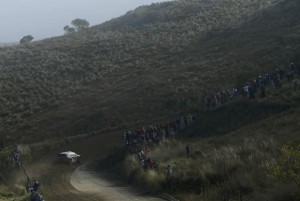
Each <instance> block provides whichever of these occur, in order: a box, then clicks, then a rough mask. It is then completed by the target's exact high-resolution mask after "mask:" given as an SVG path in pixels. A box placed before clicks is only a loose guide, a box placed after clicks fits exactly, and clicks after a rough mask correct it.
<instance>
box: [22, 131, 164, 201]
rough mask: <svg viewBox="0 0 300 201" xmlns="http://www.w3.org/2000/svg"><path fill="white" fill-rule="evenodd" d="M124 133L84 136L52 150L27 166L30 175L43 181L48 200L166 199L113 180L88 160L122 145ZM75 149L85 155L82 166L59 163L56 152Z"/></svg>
mask: <svg viewBox="0 0 300 201" xmlns="http://www.w3.org/2000/svg"><path fill="white" fill-rule="evenodd" d="M120 144H121V135H117V134H109V135H102V136H96V137H92V138H90V139H85V140H80V142H77V143H75V144H72V145H66V146H64V147H61V148H59V149H57V150H54V151H51V152H50V153H48V154H47V155H45V156H43V157H42V158H41V159H39V160H38V161H36V162H35V163H33V164H32V165H30V166H28V167H26V170H27V173H28V175H30V177H32V178H37V179H38V180H39V182H40V183H41V194H42V195H43V196H44V198H45V199H46V200H47V201H74V200H76V201H90V200H91V201H135V200H136V201H161V200H163V199H161V198H159V197H156V196H155V195H150V194H148V193H147V192H140V191H137V190H136V189H134V188H132V187H130V186H129V185H128V184H125V183H122V182H115V181H111V180H110V179H108V178H107V176H105V175H104V174H101V172H98V171H95V170H94V169H95V168H90V166H89V165H88V164H90V162H93V161H95V160H97V159H99V158H100V157H102V156H105V155H106V154H108V153H110V152H111V151H112V150H113V148H114V147H117V146H120ZM68 150H71V151H74V152H76V153H78V154H80V155H81V157H82V159H83V163H82V164H81V165H80V166H78V167H75V166H72V165H64V164H56V163H55V158H56V154H57V153H59V152H61V151H68Z"/></svg>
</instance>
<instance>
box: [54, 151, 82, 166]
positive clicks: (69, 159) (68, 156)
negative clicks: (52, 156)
mask: <svg viewBox="0 0 300 201" xmlns="http://www.w3.org/2000/svg"><path fill="white" fill-rule="evenodd" d="M57 160H58V162H64V163H70V164H71V163H80V155H78V154H76V153H75V152H72V151H65V152H61V153H59V154H57Z"/></svg>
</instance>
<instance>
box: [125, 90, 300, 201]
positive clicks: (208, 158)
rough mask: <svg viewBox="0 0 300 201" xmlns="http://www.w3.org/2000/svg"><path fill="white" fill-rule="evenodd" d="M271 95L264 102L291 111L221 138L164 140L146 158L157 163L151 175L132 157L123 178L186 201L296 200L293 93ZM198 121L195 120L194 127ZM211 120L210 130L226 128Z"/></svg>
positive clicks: (271, 115) (299, 170)
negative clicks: (168, 177)
mask: <svg viewBox="0 0 300 201" xmlns="http://www.w3.org/2000/svg"><path fill="white" fill-rule="evenodd" d="M277 93H278V92H276V94H274V96H277V95H278V96H277V98H276V100H268V101H267V102H270V103H272V102H277V103H283V102H285V101H286V104H292V105H293V106H292V108H287V109H286V110H285V111H281V112H279V113H277V114H274V113H272V112H271V113H269V116H268V117H265V118H264V119H261V120H260V121H258V122H256V121H254V122H250V123H249V124H247V125H244V126H242V127H240V128H236V129H234V131H230V132H227V133H226V132H225V133H223V134H222V135H221V136H220V135H219V136H213V135H212V136H209V137H202V138H195V137H193V138H182V139H180V140H169V141H166V142H164V143H162V144H161V145H160V146H159V147H156V148H155V149H154V150H153V151H152V152H151V153H150V154H149V157H151V158H152V159H153V161H155V162H156V163H157V164H158V170H156V171H154V172H153V171H151V174H148V172H147V171H146V172H145V171H143V170H142V169H141V166H140V164H139V162H138V159H137V157H135V156H128V157H127V158H126V159H125V162H124V168H125V169H126V172H127V176H130V180H131V181H133V182H138V183H139V186H144V187H146V188H147V187H148V186H147V185H150V184H151V185H150V186H154V185H160V187H161V188H155V189H158V190H160V189H163V190H164V191H168V192H170V193H172V194H173V195H176V196H177V197H178V198H180V200H186V201H196V200H197V201H198V200H203V201H205V200H210V201H213V200H216V201H219V200H222V196H224V194H226V195H228V196H229V197H231V199H235V200H238V199H239V194H240V193H241V194H242V195H243V196H244V199H246V200H270V201H271V200H273V201H284V200H286V201H288V200H290V201H292V200H293V201H298V200H299V193H300V187H299V183H297V178H299V177H300V166H299V167H298V164H299V163H298V162H299V161H300V158H299V157H300V155H299V154H298V153H300V150H298V149H299V144H300V136H299V129H300V125H299V123H298V122H299V121H300V116H299V115H298V114H299V112H300V107H299V101H298V100H299V92H292V91H291V89H284V90H282V91H280V92H279V93H281V94H277ZM287 94H289V95H288V96H287ZM248 104H252V103H250V102H249V103H248ZM258 104H266V103H263V102H262V103H258ZM236 105H239V104H238V103H237V104H236ZM224 107H231V106H230V105H227V106H224ZM223 110H224V108H219V109H217V110H216V111H215V114H217V113H218V112H221V113H223ZM261 112H265V111H263V110H261ZM244 118H246V119H247V118H249V117H246V116H245V117H244ZM241 121H243V119H241ZM201 122H202V121H201V119H200V120H199V123H201ZM217 122H218V123H219V120H218V119H216V122H215V125H216V126H218V125H219V127H220V126H221V127H222V128H223V129H224V131H226V130H227V129H226V128H225V126H224V125H223V124H218V123H217ZM228 126H229V127H230V126H231V125H230V124H228ZM196 127H197V126H196ZM200 131H201V130H200ZM189 133H190V131H189ZM187 143H189V144H190V145H191V147H192V154H191V155H190V156H189V157H187V156H186V154H185V145H186V144H187ZM289 144H290V145H289ZM289 150H290V151H289ZM287 154H290V156H289V155H287ZM291 157H292V158H293V160H296V161H298V162H297V163H295V165H293V167H292V166H290V169H288V170H286V169H285V168H284V167H285V164H286V161H288V160H290V159H289V158H291ZM168 164H171V165H172V167H173V174H172V177H171V180H170V181H168V182H167V181H166V175H165V168H166V167H167V165H168ZM293 164H294V163H293ZM153 178H154V179H156V182H155V180H153ZM147 179H149V181H148V180H147ZM149 189H152V188H149ZM274 189H277V190H274ZM262 192H263V193H262Z"/></svg>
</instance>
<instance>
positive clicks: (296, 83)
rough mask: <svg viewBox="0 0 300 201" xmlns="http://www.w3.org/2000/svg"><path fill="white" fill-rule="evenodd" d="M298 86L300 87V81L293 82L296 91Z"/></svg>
mask: <svg viewBox="0 0 300 201" xmlns="http://www.w3.org/2000/svg"><path fill="white" fill-rule="evenodd" d="M298 86H299V81H298V80H297V79H295V80H293V88H294V90H295V91H297V90H298Z"/></svg>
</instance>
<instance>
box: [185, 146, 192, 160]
mask: <svg viewBox="0 0 300 201" xmlns="http://www.w3.org/2000/svg"><path fill="white" fill-rule="evenodd" d="M185 150H186V156H187V157H189V156H190V154H191V145H190V144H187V145H186V147H185Z"/></svg>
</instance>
